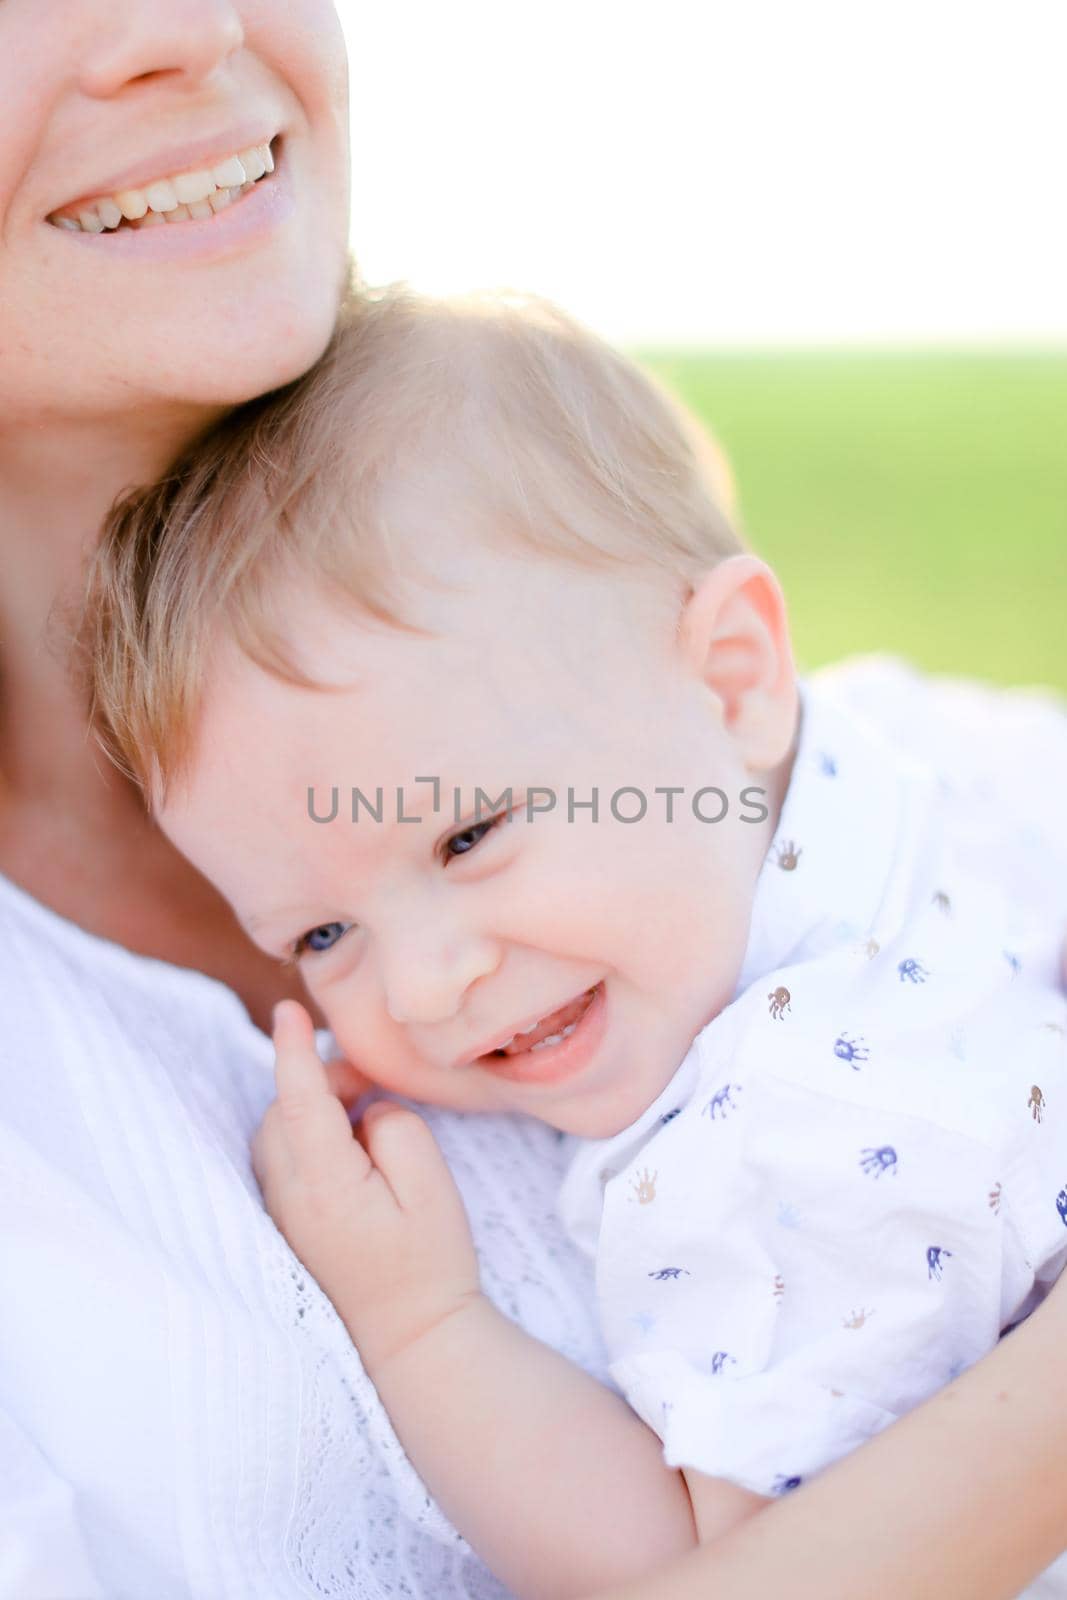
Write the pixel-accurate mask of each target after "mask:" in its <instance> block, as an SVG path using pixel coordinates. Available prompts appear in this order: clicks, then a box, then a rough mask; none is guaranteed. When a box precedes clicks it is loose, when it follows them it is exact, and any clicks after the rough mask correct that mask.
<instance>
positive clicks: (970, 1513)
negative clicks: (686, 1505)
mask: <svg viewBox="0 0 1067 1600" xmlns="http://www.w3.org/2000/svg"><path fill="white" fill-rule="evenodd" d="M1065 1349H1067V1273H1065V1274H1064V1275H1063V1276H1062V1277H1061V1278H1060V1280H1059V1282H1058V1283H1057V1285H1056V1286H1055V1288H1054V1289H1053V1290H1052V1291H1051V1293H1050V1294H1049V1296H1048V1298H1047V1299H1046V1300H1045V1301H1044V1303H1043V1304H1042V1305H1041V1306H1039V1307H1038V1309H1037V1311H1035V1312H1034V1313H1033V1315H1032V1316H1030V1317H1029V1318H1028V1319H1027V1320H1026V1322H1025V1323H1023V1324H1022V1326H1021V1327H1019V1328H1016V1329H1015V1331H1014V1332H1013V1333H1011V1334H1010V1335H1008V1336H1007V1337H1006V1338H1004V1339H1002V1340H1001V1342H1000V1343H999V1344H998V1345H997V1346H996V1347H995V1348H994V1349H993V1350H992V1351H991V1352H990V1353H989V1354H988V1355H987V1356H984V1357H983V1358H982V1360H981V1361H979V1362H977V1363H976V1364H975V1366H973V1367H971V1368H970V1370H969V1371H967V1372H965V1373H963V1374H962V1376H960V1377H959V1378H957V1379H955V1381H954V1382H952V1383H951V1384H949V1385H948V1386H947V1388H944V1389H941V1390H940V1391H939V1392H938V1393H937V1394H935V1395H933V1396H932V1397H931V1398H930V1399H929V1400H927V1401H925V1402H924V1403H923V1404H922V1405H920V1406H917V1407H916V1408H915V1409H914V1410H913V1411H910V1412H909V1413H908V1414H907V1415H906V1416H905V1417H902V1418H900V1419H899V1420H898V1421H896V1422H894V1423H893V1424H892V1426H891V1427H888V1428H886V1429H885V1430H884V1431H883V1432H881V1433H879V1434H877V1435H876V1436H875V1437H874V1438H873V1439H871V1440H870V1441H868V1442H867V1443H866V1444H864V1445H861V1446H860V1447H859V1448H858V1449H857V1450H855V1451H853V1452H852V1454H851V1455H849V1456H846V1457H844V1458H843V1459H842V1460H840V1461H838V1462H835V1463H834V1465H833V1466H831V1467H828V1468H827V1469H826V1470H825V1471H824V1472H821V1473H819V1474H818V1476H817V1477H814V1478H812V1479H810V1480H809V1481H808V1482H806V1483H805V1484H804V1485H803V1486H802V1487H801V1488H799V1489H797V1490H795V1491H793V1492H792V1493H791V1494H789V1495H786V1496H785V1497H784V1499H782V1500H777V1501H775V1502H774V1503H773V1504H772V1505H770V1506H768V1508H767V1509H766V1510H765V1511H764V1512H762V1513H761V1515H760V1516H759V1517H758V1518H757V1519H756V1522H755V1523H747V1524H746V1525H745V1526H744V1527H741V1528H738V1529H736V1530H735V1531H734V1532H732V1533H731V1534H729V1535H728V1536H727V1537H725V1538H722V1539H719V1540H717V1541H716V1542H715V1543H714V1544H710V1545H707V1544H706V1545H704V1546H702V1548H700V1549H699V1550H695V1551H693V1552H691V1553H690V1554H688V1555H684V1556H682V1557H681V1558H680V1559H679V1560H677V1561H674V1562H671V1563H670V1564H669V1565H668V1566H667V1567H665V1568H663V1569H662V1570H660V1571H658V1572H656V1573H653V1574H651V1575H650V1576H649V1577H647V1578H645V1579H639V1580H637V1581H636V1582H634V1583H630V1584H627V1585H625V1586H624V1587H620V1588H613V1589H611V1590H610V1591H604V1590H601V1591H598V1592H597V1595H596V1600H767V1597H768V1596H771V1595H788V1596H789V1600H884V1596H886V1595H893V1596H894V1597H895V1600H931V1597H934V1596H936V1597H938V1600H956V1597H960V1596H964V1595H965V1596H966V1597H967V1600H1014V1597H1015V1596H1017V1595H1018V1594H1019V1593H1020V1591H1021V1590H1022V1589H1023V1588H1024V1586H1025V1585H1026V1584H1028V1583H1030V1582H1031V1581H1032V1580H1033V1579H1034V1578H1035V1577H1037V1575H1038V1574H1039V1573H1040V1572H1042V1571H1044V1569H1045V1568H1046V1567H1047V1566H1048V1565H1049V1564H1050V1563H1051V1562H1052V1561H1054V1560H1055V1559H1056V1557H1057V1556H1058V1555H1059V1554H1060V1553H1061V1551H1063V1550H1064V1549H1065V1548H1067V1382H1065V1381H1064V1351H1065Z"/></svg>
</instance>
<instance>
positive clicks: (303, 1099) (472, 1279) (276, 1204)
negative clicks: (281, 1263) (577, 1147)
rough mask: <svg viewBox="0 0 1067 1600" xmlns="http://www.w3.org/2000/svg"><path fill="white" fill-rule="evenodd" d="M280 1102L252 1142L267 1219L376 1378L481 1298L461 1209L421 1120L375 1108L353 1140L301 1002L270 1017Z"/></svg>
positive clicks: (387, 1105) (390, 1107) (380, 1105)
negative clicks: (377, 1371)
mask: <svg viewBox="0 0 1067 1600" xmlns="http://www.w3.org/2000/svg"><path fill="white" fill-rule="evenodd" d="M274 1049H275V1081H276V1087H277V1098H276V1099H275V1100H274V1101H273V1102H272V1104H271V1105H270V1106H268V1107H267V1111H266V1115H265V1116H264V1118H263V1121H262V1123H261V1124H260V1126H259V1128H258V1130H257V1132H256V1135H255V1138H254V1140H253V1142H252V1168H253V1171H254V1172H255V1175H256V1178H257V1179H258V1181H259V1186H260V1188H261V1189H262V1191H263V1199H264V1201H265V1202H266V1206H267V1210H268V1211H269V1212H270V1214H271V1216H272V1217H273V1219H274V1221H275V1223H276V1224H277V1226H278V1228H279V1229H280V1230H281V1232H282V1233H283V1234H284V1235H285V1237H286V1239H287V1240H288V1241H289V1244H290V1245H291V1246H292V1248H293V1250H294V1251H295V1252H296V1254H297V1255H298V1256H299V1257H300V1259H301V1261H303V1263H304V1265H305V1266H306V1267H307V1268H308V1270H309V1272H310V1273H311V1274H312V1276H313V1277H314V1278H316V1279H317V1280H318V1282H319V1284H320V1285H321V1286H322V1288H323V1289H324V1290H325V1292H326V1294H328V1295H329V1297H330V1299H331V1300H332V1301H333V1303H334V1305H335V1307H336V1308H337V1311H338V1313H339V1314H340V1316H341V1318H342V1319H343V1321H344V1323H345V1326H346V1327H347V1328H348V1331H349V1333H350V1334H351V1336H352V1339H353V1342H354V1343H355V1345H356V1348H357V1349H358V1350H359V1353H360V1356H361V1357H362V1360H363V1364H364V1366H365V1367H366V1368H367V1369H368V1371H370V1372H371V1373H373V1372H374V1370H375V1368H376V1367H377V1366H379V1365H380V1364H381V1363H382V1362H384V1361H387V1360H388V1359H389V1357H390V1356H392V1355H393V1354H395V1353H397V1352H398V1351H400V1350H403V1349H405V1348H406V1347H407V1346H408V1345H410V1344H411V1343H413V1342H414V1341H415V1340H417V1339H419V1338H420V1337H422V1335H423V1334H425V1333H427V1332H430V1331H431V1330H432V1329H433V1328H435V1327H436V1326H438V1324H439V1323H440V1322H442V1321H443V1320H444V1319H445V1318H446V1317H448V1316H450V1315H451V1314H452V1313H453V1312H454V1311H456V1310H458V1309H459V1308H460V1307H462V1306H464V1305H466V1304H468V1303H469V1302H470V1301H471V1300H472V1299H474V1298H477V1297H478V1296H479V1293H480V1289H479V1282H478V1266H477V1261H476V1258H475V1254H474V1245H473V1242H472V1240H471V1235H470V1228H469V1226H468V1223H467V1217H466V1213H465V1212H464V1209H463V1202H462V1200H461V1199H460V1196H459V1191H458V1190H457V1188H456V1186H455V1183H454V1182H453V1180H452V1175H451V1173H450V1172H449V1170H448V1168H447V1166H446V1165H445V1161H444V1158H443V1156H442V1155H441V1152H440V1150H439V1149H438V1147H437V1143H436V1141H435V1140H434V1137H433V1135H432V1133H431V1132H430V1130H429V1128H428V1127H427V1126H426V1123H425V1122H424V1121H423V1120H422V1118H421V1117H419V1116H417V1115H416V1114H415V1113H414V1112H413V1111H408V1110H407V1109H406V1108H405V1107H403V1106H397V1105H394V1104H392V1103H391V1102H390V1101H386V1100H379V1101H377V1102H376V1103H375V1104H374V1105H372V1106H370V1107H368V1109H367V1111H366V1113H365V1115H364V1116H363V1118H362V1121H361V1122H360V1124H359V1126H358V1128H357V1129H356V1130H353V1127H352V1124H351V1122H350V1121H349V1118H348V1115H347V1113H346V1111H345V1109H344V1106H343V1105H342V1104H341V1100H340V1099H339V1098H338V1096H337V1094H336V1093H335V1092H333V1091H332V1089H331V1083H330V1079H329V1077H328V1075H327V1071H326V1068H325V1067H324V1066H323V1063H322V1061H321V1060H320V1059H319V1055H318V1052H317V1051H316V1049H315V1039H314V1032H313V1029H312V1025H311V1018H310V1017H309V1016H308V1014H307V1012H306V1011H305V1009H304V1007H303V1006H301V1005H300V1004H299V1002H298V1001H295V1000H283V1001H280V1002H279V1003H278V1005H277V1006H276V1008H275V1013H274Z"/></svg>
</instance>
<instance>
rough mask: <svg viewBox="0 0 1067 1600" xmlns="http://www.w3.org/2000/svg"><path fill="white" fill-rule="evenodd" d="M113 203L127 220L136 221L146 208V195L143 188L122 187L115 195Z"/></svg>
mask: <svg viewBox="0 0 1067 1600" xmlns="http://www.w3.org/2000/svg"><path fill="white" fill-rule="evenodd" d="M115 204H116V205H117V206H118V208H119V210H120V211H121V212H122V215H123V216H124V217H125V218H126V220H127V222H136V221H137V219H138V217H143V216H144V214H145V212H146V211H147V210H148V196H147V195H146V194H145V192H144V190H143V189H123V190H121V191H120V192H119V193H118V194H117V195H116V196H115Z"/></svg>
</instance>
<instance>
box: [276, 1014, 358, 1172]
mask: <svg viewBox="0 0 1067 1600" xmlns="http://www.w3.org/2000/svg"><path fill="white" fill-rule="evenodd" d="M273 1038H274V1055H275V1064H274V1078H275V1084H276V1086H277V1098H276V1102H275V1104H276V1108H277V1118H276V1120H277V1124H278V1125H279V1126H280V1127H281V1129H282V1130H283V1132H284V1139H285V1143H286V1144H287V1145H288V1147H289V1149H290V1152H291V1154H292V1157H293V1159H294V1161H295V1162H296V1163H297V1164H298V1165H299V1166H300V1167H301V1168H302V1169H303V1170H305V1171H314V1170H316V1168H322V1167H324V1166H325V1165H326V1164H327V1163H330V1162H332V1161H335V1160H336V1159H337V1157H338V1155H341V1156H343V1157H347V1158H348V1159H351V1156H352V1146H353V1142H354V1141H353V1139H352V1124H351V1123H350V1122H349V1120H348V1113H347V1112H346V1111H345V1109H344V1107H343V1106H342V1104H341V1102H340V1100H339V1099H338V1098H337V1096H336V1095H335V1094H333V1093H332V1092H331V1089H330V1082H329V1077H328V1074H327V1072H326V1068H325V1066H324V1065H323V1063H322V1061H321V1060H320V1058H319V1053H318V1051H317V1050H316V1048H315V1032H314V1029H313V1027H312V1025H311V1018H310V1017H309V1016H308V1014H307V1012H306V1011H305V1010H304V1007H303V1006H302V1005H301V1004H300V1002H299V1001H298V1000H280V1001H279V1002H278V1004H277V1005H276V1006H275V1008H274V1031H273Z"/></svg>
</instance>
